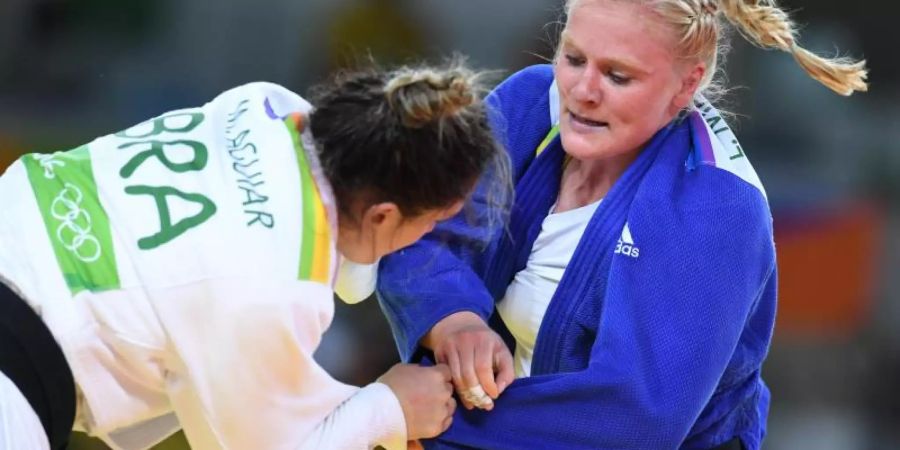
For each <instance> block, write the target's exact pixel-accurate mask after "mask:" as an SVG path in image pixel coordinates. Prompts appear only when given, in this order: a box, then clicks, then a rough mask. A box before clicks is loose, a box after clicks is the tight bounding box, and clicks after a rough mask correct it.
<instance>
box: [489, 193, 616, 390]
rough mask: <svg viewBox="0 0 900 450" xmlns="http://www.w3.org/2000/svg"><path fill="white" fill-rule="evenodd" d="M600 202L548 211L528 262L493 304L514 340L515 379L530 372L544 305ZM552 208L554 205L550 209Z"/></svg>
mask: <svg viewBox="0 0 900 450" xmlns="http://www.w3.org/2000/svg"><path fill="white" fill-rule="evenodd" d="M600 201H602V200H598V201H596V202H594V203H591V204H589V205H585V206H582V207H580V208H576V209H572V210H569V211H565V212H561V213H556V214H549V215H548V216H547V217H546V218H545V219H544V222H543V223H542V224H541V233H540V234H539V235H538V237H537V239H536V240H535V241H534V246H533V247H532V248H531V255H529V256H528V263H527V264H526V266H525V268H524V269H522V270H521V271H520V272H519V273H517V274H516V277H515V279H514V280H513V282H512V283H511V284H510V285H509V287H508V288H507V289H506V295H505V296H504V297H503V299H502V300H500V302H499V303H497V311H498V312H499V313H500V317H501V318H503V322H504V323H505V324H506V327H507V328H509V331H510V332H511V333H512V335H513V337H514V338H515V339H516V354H515V355H514V357H513V359H514V365H515V369H516V378H521V377H527V376H529V375H530V374H531V358H532V354H533V353H534V344H535V342H536V341H537V335H538V330H540V328H541V322H542V321H543V320H544V314H546V312H547V306H548V305H550V299H552V298H553V294H554V293H555V292H556V287H557V286H559V281H560V280H561V279H562V276H563V273H564V272H565V270H566V266H568V265H569V260H571V259H572V255H573V254H574V253H575V248H576V247H577V246H578V241H579V240H581V235H582V234H584V229H585V228H586V227H587V224H588V222H589V221H590V220H591V217H592V216H593V215H594V211H596V210H597V207H598V206H599V205H600ZM553 208H556V205H553V207H552V208H551V211H552V210H553Z"/></svg>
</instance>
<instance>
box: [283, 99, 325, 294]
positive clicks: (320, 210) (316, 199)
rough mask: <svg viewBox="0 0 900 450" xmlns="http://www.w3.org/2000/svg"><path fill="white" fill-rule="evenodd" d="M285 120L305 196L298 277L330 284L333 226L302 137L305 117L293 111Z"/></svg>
mask: <svg viewBox="0 0 900 450" xmlns="http://www.w3.org/2000/svg"><path fill="white" fill-rule="evenodd" d="M284 124H285V126H287V129H288V132H289V133H290V134H291V140H292V141H293V143H294V152H295V153H296V155H297V166H298V169H299V172H300V189H301V191H302V194H301V195H302V197H303V234H302V236H301V238H300V239H301V240H300V269H299V272H298V278H299V279H301V280H310V281H317V282H320V283H325V284H327V283H328V277H329V272H330V268H331V229H330V227H329V225H328V220H327V219H326V215H325V205H324V204H323V203H322V198H321V196H320V193H319V188H318V186H317V185H316V182H315V181H314V180H313V175H312V171H311V170H310V168H309V161H308V160H307V159H306V150H305V149H304V148H303V142H302V140H301V139H300V131H299V130H301V129H302V128H303V118H302V116H301V115H300V114H291V115H289V116H287V117H285V119H284Z"/></svg>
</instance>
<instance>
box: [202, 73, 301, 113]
mask: <svg viewBox="0 0 900 450" xmlns="http://www.w3.org/2000/svg"><path fill="white" fill-rule="evenodd" d="M209 105H215V106H219V105H229V106H231V107H238V106H241V105H251V106H252V105H258V106H260V107H262V108H264V109H265V110H266V113H267V114H268V115H269V116H270V117H272V118H280V117H284V116H287V115H288V114H291V113H295V112H301V113H305V112H308V111H310V110H311V109H312V105H311V104H310V103H309V102H308V101H307V100H306V99H304V98H303V97H301V96H300V95H298V94H296V93H295V92H293V91H291V90H290V89H288V88H285V87H284V86H281V85H278V84H275V83H270V82H267V81H254V82H251V83H246V84H242V85H240V86H236V87H233V88H231V89H229V90H227V91H225V92H222V93H221V94H219V95H218V96H216V98H215V99H213V100H212V101H211V102H210V103H209Z"/></svg>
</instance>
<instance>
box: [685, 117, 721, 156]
mask: <svg viewBox="0 0 900 450" xmlns="http://www.w3.org/2000/svg"><path fill="white" fill-rule="evenodd" d="M690 121H691V128H693V129H694V141H695V144H694V145H696V147H697V148H698V149H699V151H700V155H699V156H700V162H702V163H704V164H708V165H711V166H715V165H716V153H715V152H714V151H713V147H712V141H711V139H712V138H711V136H710V135H709V131H708V130H707V129H706V121H704V120H703V117H701V116H700V113H699V112H698V111H691V114H690Z"/></svg>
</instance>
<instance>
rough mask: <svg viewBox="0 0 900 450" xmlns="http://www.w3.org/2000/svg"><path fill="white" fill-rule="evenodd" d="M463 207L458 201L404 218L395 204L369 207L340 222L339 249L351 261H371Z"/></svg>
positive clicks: (419, 237)
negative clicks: (353, 217) (352, 217)
mask: <svg viewBox="0 0 900 450" xmlns="http://www.w3.org/2000/svg"><path fill="white" fill-rule="evenodd" d="M462 207H463V200H459V201H458V202H456V203H454V204H453V205H450V206H448V207H447V208H440V209H433V210H428V211H425V212H423V213H422V214H419V215H417V216H414V217H404V216H403V214H402V213H401V212H400V209H399V208H398V207H397V205H396V204H394V203H379V204H375V205H372V206H370V207H369V208H368V209H367V210H366V211H365V212H364V213H363V214H362V217H361V218H360V220H357V221H353V222H350V221H340V222H339V230H338V242H337V247H338V251H339V252H340V253H341V254H342V255H343V256H344V257H345V258H347V259H349V260H350V261H353V262H355V263H359V264H372V263H374V262H375V261H377V260H378V259H380V258H381V257H382V256H385V255H387V254H389V253H393V252H395V251H397V250H400V249H402V248H404V247H407V246H409V245H411V244H413V243H415V242H416V241H418V240H419V239H421V238H422V236H424V235H425V234H426V233H428V232H430V231H431V230H433V229H434V226H435V225H436V224H437V223H438V222H440V221H442V220H446V219H449V218H450V217H453V216H455V215H456V214H457V213H458V212H459V211H460V210H461V209H462Z"/></svg>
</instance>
